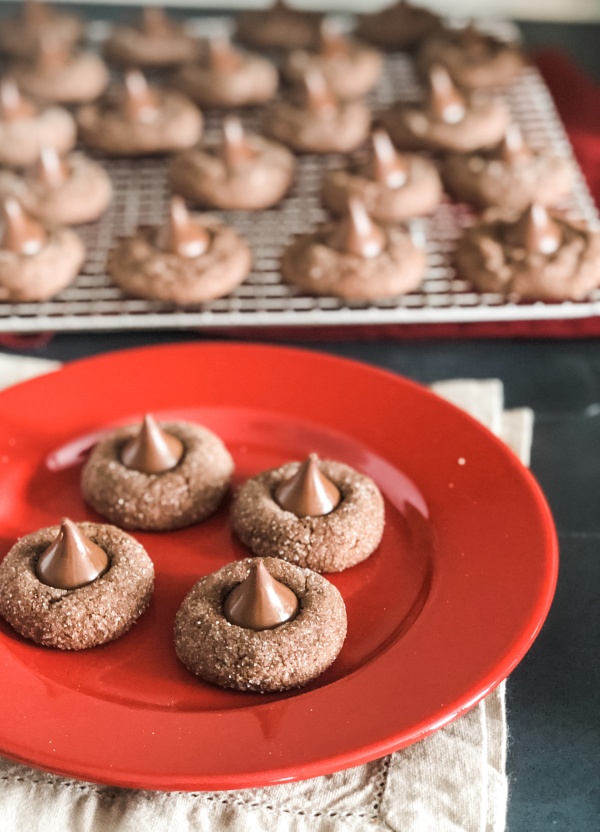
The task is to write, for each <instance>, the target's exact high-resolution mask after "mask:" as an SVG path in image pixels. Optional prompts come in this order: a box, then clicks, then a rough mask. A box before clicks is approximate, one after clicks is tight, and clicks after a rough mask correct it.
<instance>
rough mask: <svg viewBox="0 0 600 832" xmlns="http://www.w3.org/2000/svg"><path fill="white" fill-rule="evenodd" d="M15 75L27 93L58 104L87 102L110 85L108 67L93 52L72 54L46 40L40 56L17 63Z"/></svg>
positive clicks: (13, 71) (14, 68)
mask: <svg viewBox="0 0 600 832" xmlns="http://www.w3.org/2000/svg"><path fill="white" fill-rule="evenodd" d="M12 76H13V78H14V79H15V80H16V82H17V84H18V85H19V87H20V88H21V89H22V90H23V92H25V93H27V95H31V96H33V97H34V98H37V99H40V100H41V101H48V102H52V103H56V104H85V103H87V102H88V101H94V100H95V99H96V98H98V97H99V96H100V95H102V93H103V92H104V90H105V89H106V87H107V86H108V70H107V68H106V66H105V64H104V61H103V60H102V58H100V57H99V56H98V55H96V54H95V53H93V52H77V53H70V52H69V51H68V50H67V49H65V48H64V47H63V46H59V45H57V44H55V43H54V41H48V40H43V41H42V43H41V44H40V50H39V53H38V56H37V59H36V60H35V61H33V62H30V63H25V64H17V65H16V66H14V67H13V69H12Z"/></svg>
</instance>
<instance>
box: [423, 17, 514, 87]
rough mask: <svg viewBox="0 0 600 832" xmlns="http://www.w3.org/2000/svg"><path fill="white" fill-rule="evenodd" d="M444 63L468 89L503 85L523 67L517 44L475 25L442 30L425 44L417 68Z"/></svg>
mask: <svg viewBox="0 0 600 832" xmlns="http://www.w3.org/2000/svg"><path fill="white" fill-rule="evenodd" d="M436 64H441V65H442V66H444V67H445V68H446V69H447V70H448V72H449V73H450V75H451V76H452V78H453V79H454V81H456V83H457V84H459V85H460V86H461V87H465V88H466V89H478V88H482V87H497V86H504V85H506V84H509V83H510V82H511V81H513V80H514V79H515V78H516V77H517V76H518V74H519V73H520V72H521V70H522V69H523V66H524V65H525V61H524V58H523V54H522V52H521V50H520V49H519V47H518V45H517V44H515V43H508V42H507V41H504V40H500V39H499V38H496V37H494V36H493V35H488V34H485V33H484V32H480V31H479V30H478V29H477V28H476V27H475V26H473V25H470V26H465V27H463V28H461V29H441V30H440V31H439V32H437V33H435V34H434V35H432V37H430V38H428V39H427V40H426V41H425V43H424V44H423V45H422V47H421V49H420V51H419V55H418V58H417V67H418V69H419V70H420V72H421V73H423V74H424V75H426V74H427V72H428V71H429V69H430V68H431V67H432V66H434V65H436Z"/></svg>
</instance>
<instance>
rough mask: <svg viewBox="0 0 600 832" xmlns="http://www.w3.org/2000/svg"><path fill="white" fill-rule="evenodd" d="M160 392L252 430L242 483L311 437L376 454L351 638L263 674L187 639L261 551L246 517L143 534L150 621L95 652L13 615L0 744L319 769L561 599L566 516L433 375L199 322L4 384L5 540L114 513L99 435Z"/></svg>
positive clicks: (127, 757) (116, 758) (161, 406)
mask: <svg viewBox="0 0 600 832" xmlns="http://www.w3.org/2000/svg"><path fill="white" fill-rule="evenodd" d="M145 411H151V412H152V413H154V414H155V415H157V416H159V417H161V418H164V417H173V416H178V417H184V418H189V419H191V420H197V421H198V422H201V423H202V424H204V425H206V426H208V427H209V428H211V429H213V430H215V431H216V432H217V433H218V434H220V436H221V437H222V438H223V439H224V441H225V442H226V444H227V445H228V447H229V448H230V450H231V452H232V453H233V456H234V457H235V462H236V466H237V467H236V481H237V482H238V483H239V482H241V481H243V480H244V479H245V478H246V477H248V476H251V475H252V474H255V473H256V472H258V471H260V470H262V469H264V468H268V467H272V466H274V465H279V464H280V463H283V462H284V461H286V460H289V459H298V458H302V457H303V456H305V455H306V454H307V453H308V452H309V451H316V452H317V453H318V454H319V455H320V456H322V457H332V458H337V459H340V460H343V461H344V462H347V463H349V464H350V465H353V466H355V467H356V468H358V469H359V470H361V471H363V472H365V473H366V474H369V475H370V476H372V477H373V478H374V479H375V480H376V481H377V483H378V484H379V486H380V488H381V489H382V491H383V493H384V495H385V497H386V530H385V534H384V538H383V542H382V544H381V546H380V548H379V549H378V550H377V552H376V553H375V554H374V555H373V556H372V557H371V558H369V559H368V560H367V561H366V562H365V563H363V564H360V565H359V566H356V567H354V568H353V569H350V570H348V571H347V572H346V573H342V574H340V575H336V576H333V577H332V580H333V582H334V583H335V584H336V586H337V587H338V588H339V589H340V591H341V592H342V594H343V596H344V599H345V601H346V605H347V608H348V620H349V626H348V638H347V640H346V643H345V645H344V648H343V650H342V653H341V654H340V656H339V658H338V660H337V661H336V662H335V663H334V665H333V666H332V667H331V668H330V669H329V670H328V671H327V672H326V673H325V674H323V676H321V677H320V678H319V679H318V680H316V681H315V682H314V683H313V684H312V685H311V686H309V687H308V688H305V689H303V690H301V691H297V692H293V693H288V694H284V695H266V696H260V695H258V694H242V693H235V692H229V691H224V690H221V689H219V688H215V687H212V686H210V685H208V684H204V683H202V682H200V681H198V680H197V679H196V678H195V677H194V676H192V675H191V674H189V673H188V672H187V671H186V670H185V669H184V668H183V666H182V665H180V664H179V663H178V661H177V659H176V656H175V653H174V649H173V644H172V628H173V619H174V616H175V612H176V610H177V608H178V607H179V604H180V603H181V601H182V599H183V597H184V595H185V594H186V592H187V591H188V590H189V588H190V587H191V586H192V584H193V583H194V582H195V581H196V580H197V579H198V578H199V577H200V576H202V575H205V574H207V573H208V572H212V571H213V570H215V569H217V568H219V567H220V566H222V565H223V564H225V563H227V562H229V561H231V560H233V559H235V558H241V557H244V556H246V555H247V554H248V553H247V552H246V550H245V549H244V548H243V547H242V546H241V545H240V544H239V543H237V542H236V541H235V540H234V539H233V537H232V535H231V531H230V528H229V525H228V521H227V512H228V505H225V506H224V507H223V508H222V510H221V511H219V513H218V514H217V515H216V516H215V517H214V518H212V519H211V520H210V521H209V522H207V523H205V524H203V525H200V526H196V527H194V528H191V529H187V530H184V531H178V532H173V533H171V534H138V535H137V537H138V538H139V539H140V540H141V541H142V543H143V544H144V546H146V548H147V550H148V552H149V554H150V556H151V557H152V559H153V560H154V563H155V565H156V571H157V579H156V591H155V595H154V598H153V601H152V604H151V606H150V609H149V610H148V612H147V613H146V614H145V615H144V616H143V617H142V619H141V621H140V622H139V623H138V624H137V625H136V626H135V627H134V628H133V630H132V631H131V632H130V633H128V634H127V635H125V636H124V637H123V638H121V639H119V640H118V641H116V642H114V643H113V644H110V645H106V646H105V647H100V648H96V649H94V650H88V651H83V652H79V653H60V652H58V651H54V650H49V649H44V648H41V647H38V646H36V645H34V644H32V643H29V642H26V641H25V640H23V639H21V638H20V637H18V636H17V635H16V634H15V633H14V632H13V631H12V630H11V628H10V627H8V626H7V625H5V624H4V623H2V626H1V629H0V673H1V674H2V685H1V686H0V712H1V713H2V720H1V721H0V752H1V753H2V754H4V755H6V756H8V757H11V758H13V759H15V760H19V761H22V762H26V763H32V764H34V765H36V766H40V767H41V768H45V769H48V770H50V771H54V772H59V773H63V774H69V775H73V776H76V777H80V778H83V779H89V780H95V781H98V782H101V783H109V784H115V785H119V786H131V787H136V788H153V789H233V788H243V787H248V786H259V785H267V784H272V783H279V782H282V781H286V780H296V779H301V778H306V777H313V776H316V775H319V774H324V773H328V772H332V771H335V770H337V769H341V768H346V767H348V766H353V765H356V764H358V763H363V762H366V761H368V760H372V759H374V758H376V757H379V756H382V755H384V754H386V753H389V752H391V751H394V750H396V749H398V748H401V747H402V746H405V745H408V744H410V743H412V742H415V741H416V740H419V739H421V738H422V737H424V736H426V735H427V734H429V733H431V732H432V731H434V730H436V729H437V728H439V727H440V726H442V725H444V724H446V723H447V722H449V721H450V720H452V719H454V718H455V717H457V716H459V715H460V714H461V713H463V712H465V711H466V710H468V709H469V708H471V707H472V706H473V705H474V704H475V703H476V702H477V701H478V700H479V699H481V698H482V697H483V696H485V695H486V694H487V693H488V692H489V691H491V690H492V689H493V688H494V687H495V686H496V685H497V684H498V683H499V682H500V681H501V680H502V679H504V678H505V676H506V675H507V674H508V673H509V672H510V671H511V669H512V668H513V667H514V666H515V665H516V664H517V662H518V661H519V660H520V659H521V657H522V656H523V655H524V653H525V652H526V651H527V649H528V648H529V646H530V645H531V643H532V642H533V640H534V638H535V636H536V634H537V633H538V631H539V629H540V626H541V624H542V622H543V620H544V618H545V616H546V613H547V611H548V608H549V605H550V601H551V598H552V594H553V591H554V586H555V581H556V571H557V549H556V540H555V534H554V529H553V524H552V520H551V517H550V514H549V511H548V508H547V506H546V503H545V502H544V499H543V497H542V495H541V493H540V491H539V489H538V486H537V485H536V483H535V482H534V480H533V478H532V477H531V476H530V474H529V473H528V472H527V470H526V469H525V468H523V466H522V465H521V464H520V462H519V461H518V460H517V459H516V458H515V457H514V456H513V455H512V453H510V451H508V450H507V449H506V447H505V446H504V445H503V444H502V443H501V442H499V441H498V440H497V439H495V438H494V437H493V436H492V435H491V434H490V433H488V431H486V430H485V429H484V428H482V427H481V426H480V425H478V424H477V423H476V422H474V421H473V420H472V419H470V418H469V417H468V416H465V415H464V414H463V413H462V412H460V411H459V410H456V409H455V408H454V407H452V406H451V405H449V404H447V403H446V402H444V401H442V400H441V399H439V398H437V397H436V396H434V395H433V394H431V393H430V392H428V391H427V390H424V389H422V388H421V387H418V386H417V385H415V384H413V383H411V382H409V381H405V380H404V379H401V378H398V377H396V376H394V375H391V374H389V373H385V372H382V371H379V370H376V369H373V368H370V367H366V366H363V365H360V364H356V363H353V362H350V361H345V360H341V359H337V358H331V357H326V356H322V355H316V354H314V353H308V352H299V351H295V350H290V349H281V348H273V347H259V346H247V345H243V346H237V345H220V344H208V345H206V344H186V345H175V346H166V347H158V348H151V349H142V350H133V351H130V352H125V353H113V354H111V355H105V356H100V357H97V358H92V359H89V360H86V361H82V362H79V363H76V364H72V365H70V366H68V367H66V368H64V369H62V370H59V371H58V372H56V373H52V374H51V375H48V376H44V377H42V378H39V379H36V380H34V381H31V382H28V383H26V384H22V385H19V386H18V387H15V388H12V389H10V390H8V391H6V392H4V393H2V394H1V395H0V466H1V470H2V494H3V497H2V501H1V507H0V535H1V537H2V540H1V546H2V549H1V551H2V552H3V553H5V552H6V551H8V549H9V548H10V546H11V545H12V544H13V542H14V540H15V538H16V537H18V536H20V535H23V534H26V533H28V532H30V531H33V530H34V529H37V528H39V527H42V526H47V525H50V524H53V523H56V522H57V521H58V520H59V519H60V518H61V517H62V516H63V515H68V516H70V517H71V518H72V519H74V520H84V519H90V520H97V519H98V518H97V516H96V515H95V514H94V513H93V512H92V511H91V510H90V509H88V508H87V507H86V506H85V504H84V503H83V501H82V499H81V496H80V494H79V475H80V468H81V464H80V462H79V461H78V454H79V452H80V451H81V450H82V448H85V447H87V446H89V444H90V441H91V440H90V437H91V436H93V435H94V433H95V432H97V431H98V429H103V428H106V427H107V426H109V425H114V424H116V423H123V422H129V421H134V420H135V419H137V418H139V417H140V416H141V414H143V413H144V412H145Z"/></svg>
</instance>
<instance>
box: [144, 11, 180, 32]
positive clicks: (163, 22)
mask: <svg viewBox="0 0 600 832" xmlns="http://www.w3.org/2000/svg"><path fill="white" fill-rule="evenodd" d="M141 29H142V31H143V32H145V34H147V35H150V37H161V36H164V35H168V34H171V33H172V32H173V29H174V26H173V24H172V23H171V21H170V20H169V18H168V17H167V16H166V14H165V12H164V10H163V9H162V8H161V7H160V6H144V8H143V9H142V25H141Z"/></svg>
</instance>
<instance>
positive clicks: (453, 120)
mask: <svg viewBox="0 0 600 832" xmlns="http://www.w3.org/2000/svg"><path fill="white" fill-rule="evenodd" d="M429 85H430V91H429V109H430V110H431V112H432V113H433V115H434V116H435V117H436V118H438V119H441V120H442V121H445V122H446V123H447V124H457V123H458V122H459V121H461V120H462V119H463V118H464V115H465V113H466V102H465V99H464V98H463V97H462V95H461V94H460V93H459V91H458V90H457V89H456V87H455V86H454V84H453V82H452V79H451V78H450V75H449V73H448V71H447V70H446V69H445V68H444V67H443V66H440V65H439V64H438V65H436V66H433V67H432V68H431V69H430V70H429Z"/></svg>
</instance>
